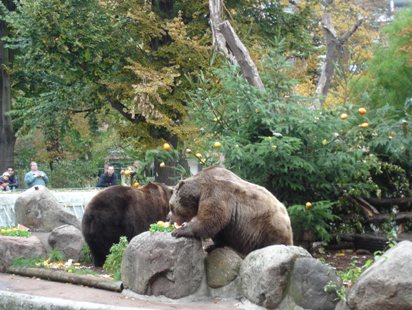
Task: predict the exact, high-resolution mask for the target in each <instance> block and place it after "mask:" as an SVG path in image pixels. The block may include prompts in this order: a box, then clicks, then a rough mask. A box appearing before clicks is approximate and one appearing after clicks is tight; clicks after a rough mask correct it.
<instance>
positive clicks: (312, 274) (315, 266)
mask: <svg viewBox="0 0 412 310" xmlns="http://www.w3.org/2000/svg"><path fill="white" fill-rule="evenodd" d="M329 282H333V283H335V284H336V285H337V286H338V288H339V287H340V286H341V285H342V284H341V281H340V279H339V278H338V276H337V274H336V271H335V270H334V269H332V268H331V267H330V266H328V265H325V264H322V263H321V262H320V261H319V260H317V259H315V258H312V257H301V258H297V259H296V261H295V264H294V266H293V270H292V273H291V277H290V283H289V289H288V294H289V295H290V296H291V297H292V298H293V300H294V302H295V303H296V304H297V305H299V306H301V307H302V308H307V309H317V310H329V309H331V310H333V309H335V306H336V304H337V302H338V296H337V294H336V292H335V291H331V292H329V293H326V292H325V286H326V285H327V284H328V283H329Z"/></svg>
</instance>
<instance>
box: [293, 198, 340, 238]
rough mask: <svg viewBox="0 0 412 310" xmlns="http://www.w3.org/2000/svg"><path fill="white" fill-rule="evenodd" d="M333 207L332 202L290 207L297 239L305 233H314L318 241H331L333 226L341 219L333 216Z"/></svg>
mask: <svg viewBox="0 0 412 310" xmlns="http://www.w3.org/2000/svg"><path fill="white" fill-rule="evenodd" d="M332 207H333V203H331V202H330V201H318V202H315V203H313V204H312V203H308V205H293V206H290V207H288V209H287V210H288V213H289V216H290V220H291V222H292V228H293V233H294V235H295V237H297V238H299V237H301V236H302V235H303V234H304V233H305V232H312V233H313V235H314V237H315V238H316V240H319V239H320V240H322V241H326V242H327V241H329V240H330V239H331V236H330V227H331V224H332V223H333V222H335V221H336V220H338V219H339V217H337V216H335V215H333V212H332V211H333V210H332Z"/></svg>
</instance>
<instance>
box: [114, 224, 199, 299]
mask: <svg viewBox="0 0 412 310" xmlns="http://www.w3.org/2000/svg"><path fill="white" fill-rule="evenodd" d="M204 258H205V253H204V251H203V249H202V243H201V241H200V240H197V239H192V238H190V239H189V238H178V239H177V238H174V237H172V236H171V234H170V233H154V234H151V233H150V232H144V233H142V234H140V235H137V236H135V237H134V238H133V239H132V240H131V241H130V244H129V246H128V247H127V249H126V251H125V253H124V255H123V260H122V281H123V285H124V287H125V288H126V289H130V290H132V291H134V292H136V293H138V294H143V295H155V296H158V295H164V296H166V297H169V298H173V299H177V298H181V297H185V296H188V295H190V294H193V293H195V292H196V291H197V289H198V288H199V287H200V284H201V282H202V279H203V278H204V277H205V266H204Z"/></svg>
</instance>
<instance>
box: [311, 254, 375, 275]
mask: <svg viewBox="0 0 412 310" xmlns="http://www.w3.org/2000/svg"><path fill="white" fill-rule="evenodd" d="M312 255H313V257H315V258H317V259H319V260H321V261H322V262H324V263H327V264H328V265H330V266H332V267H334V268H336V270H337V271H343V270H346V269H348V268H349V267H350V266H351V264H353V263H354V264H355V265H356V266H358V267H361V266H363V265H364V264H365V263H366V261H368V260H369V259H372V260H373V254H372V253H370V252H368V251H365V250H357V251H356V250H353V249H342V250H328V249H325V250H321V251H316V252H315V253H312Z"/></svg>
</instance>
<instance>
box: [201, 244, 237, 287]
mask: <svg viewBox="0 0 412 310" xmlns="http://www.w3.org/2000/svg"><path fill="white" fill-rule="evenodd" d="M242 261H243V259H242V258H241V257H240V256H239V254H238V253H237V252H235V251H234V250H233V249H231V248H229V247H223V248H216V249H214V250H213V251H212V252H210V253H209V254H208V255H207V257H206V277H207V285H208V286H210V287H212V288H219V287H222V286H226V285H228V284H229V283H230V282H232V281H233V280H234V279H235V278H236V277H237V276H238V274H239V270H240V265H241V263H242Z"/></svg>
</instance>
